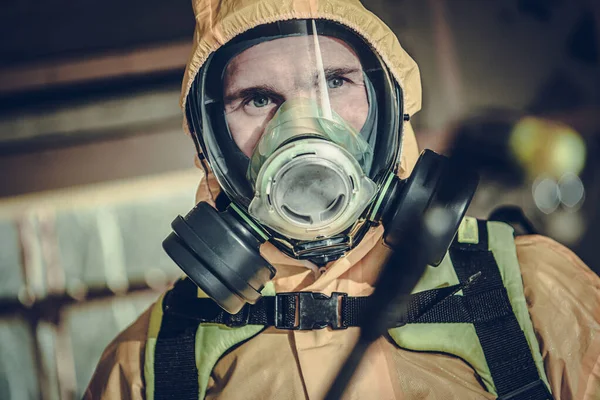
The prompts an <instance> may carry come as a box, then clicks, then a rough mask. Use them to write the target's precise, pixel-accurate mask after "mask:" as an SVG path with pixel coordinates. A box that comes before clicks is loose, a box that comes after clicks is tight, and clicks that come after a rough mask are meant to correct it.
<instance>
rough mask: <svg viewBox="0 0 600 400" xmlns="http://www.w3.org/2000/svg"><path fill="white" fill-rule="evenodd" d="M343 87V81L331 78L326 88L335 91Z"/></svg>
mask: <svg viewBox="0 0 600 400" xmlns="http://www.w3.org/2000/svg"><path fill="white" fill-rule="evenodd" d="M343 85H344V80H343V79H342V78H331V79H328V80H327V87H328V88H329V89H337V88H339V87H341V86H343Z"/></svg>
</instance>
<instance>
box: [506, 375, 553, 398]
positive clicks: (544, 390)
mask: <svg viewBox="0 0 600 400" xmlns="http://www.w3.org/2000/svg"><path fill="white" fill-rule="evenodd" d="M535 396H537V397H535ZM533 398H534V399H540V400H542V399H543V400H553V399H554V397H552V393H550V389H548V386H546V384H545V383H544V381H542V380H541V379H538V380H536V381H534V382H531V383H528V384H527V385H525V386H522V387H520V388H518V389H516V390H513V391H512V392H510V393H507V394H505V395H502V396H500V397H498V400H520V399H533Z"/></svg>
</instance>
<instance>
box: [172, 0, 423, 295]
mask: <svg viewBox="0 0 600 400" xmlns="http://www.w3.org/2000/svg"><path fill="white" fill-rule="evenodd" d="M192 5H193V8H194V14H195V17H196V30H195V33H194V43H193V49H192V55H191V57H190V61H189V62H188V65H187V67H186V70H185V75H184V79H183V85H182V91H181V106H182V108H183V109H184V110H185V102H186V100H187V95H188V93H189V90H190V87H191V86H192V83H193V81H194V78H195V77H196V74H197V73H198V71H199V70H200V68H201V67H202V65H203V64H204V62H205V61H206V60H207V58H208V56H209V55H210V54H211V53H213V52H214V51H216V50H217V49H218V48H219V47H221V46H222V45H224V44H225V43H227V42H228V41H229V40H231V39H233V38H234V37H235V36H237V35H239V34H240V33H243V32H245V31H247V30H249V29H252V28H254V27H256V26H258V25H263V24H266V23H271V22H275V21H283V20H289V19H308V18H315V19H327V20H331V21H335V22H338V23H341V24H343V25H345V26H347V27H349V28H350V29H352V30H354V31H356V32H357V33H358V34H359V35H361V36H362V37H363V38H364V39H365V40H367V41H368V42H369V43H370V44H371V46H372V47H373V48H374V49H375V50H376V51H377V52H378V54H379V55H380V57H381V58H382V59H383V61H384V62H385V63H386V65H387V67H388V68H389V69H390V71H391V73H392V76H393V77H394V79H396V81H397V82H398V84H399V85H400V87H401V88H402V92H403V96H404V99H403V101H404V111H405V112H406V113H408V114H409V115H413V114H415V113H416V112H417V111H419V110H420V108H421V79H420V75H419V69H418V67H417V64H416V63H415V62H414V60H413V59H412V58H411V57H410V56H409V55H408V53H407V52H406V51H405V50H404V49H403V48H402V47H401V46H400V43H399V42H398V39H397V38H396V35H394V33H393V32H392V30H391V29H390V28H389V27H388V26H387V25H385V24H384V23H383V22H382V21H381V20H380V19H379V18H378V17H377V16H375V15H374V14H373V13H371V12H370V11H368V10H367V9H365V8H364V7H363V5H362V4H361V3H360V2H359V1H358V0H192ZM184 115H185V112H184ZM184 128H185V129H186V131H187V132H188V133H190V131H189V127H188V123H187V121H184ZM402 146H403V147H402V155H401V161H400V168H399V171H398V174H399V175H400V176H401V177H403V178H405V177H407V176H408V175H410V172H411V171H412V168H413V166H414V164H415V162H416V160H417V158H418V155H419V152H418V149H417V142H416V139H415V135H414V132H413V129H412V127H411V125H410V123H408V122H405V123H404V135H403V144H402ZM196 164H197V165H199V164H200V163H199V161H198V160H196ZM199 166H200V165H199ZM219 189H220V188H219V186H218V183H217V182H216V179H215V178H214V176H213V174H212V173H209V175H208V177H207V179H204V180H203V182H202V183H201V184H200V186H199V188H198V192H197V194H196V201H197V202H200V201H206V202H208V203H209V204H211V205H214V199H215V198H216V196H217V194H218V192H219ZM382 234H383V229H382V227H381V226H380V227H378V228H377V229H371V231H370V232H369V234H368V235H367V237H365V238H364V239H363V240H362V241H361V243H360V244H359V245H358V246H357V247H356V248H355V249H353V250H352V251H351V252H350V253H349V254H347V255H346V257H344V258H343V259H340V260H338V261H337V262H335V263H334V264H333V265H330V266H329V268H328V269H329V270H330V271H329V273H328V278H329V279H325V280H330V279H335V276H339V275H340V274H342V273H344V272H345V271H346V270H348V269H349V268H350V267H352V266H353V265H354V264H356V263H357V262H358V261H359V260H360V259H362V258H363V257H364V256H365V255H366V254H367V253H368V252H369V251H370V250H372V249H373V247H374V246H375V244H376V243H377V242H378V240H379V239H380V238H381V236H382ZM261 253H262V254H263V256H264V257H265V258H266V259H267V260H268V261H269V262H270V263H271V264H273V265H274V266H275V267H276V268H277V270H278V276H281V275H282V273H281V272H282V271H281V270H282V268H284V266H289V267H298V266H302V265H303V264H304V263H303V262H302V261H300V260H293V259H291V258H289V257H287V256H285V255H284V254H283V253H281V252H279V251H278V250H277V249H276V248H275V247H274V246H273V245H272V244H270V243H268V242H267V243H265V244H264V245H263V246H262V247H261ZM302 270H305V268H302ZM332 270H333V271H332ZM334 271H336V272H335V273H334ZM303 275H304V274H299V275H296V279H293V280H292V281H294V283H293V284H291V285H290V287H292V286H293V287H296V288H299V287H300V286H303V285H301V284H300V282H299V281H297V279H300V278H301V277H302V276H303ZM319 281H320V283H321V284H323V283H324V279H320V280H319ZM296 285H299V286H296Z"/></svg>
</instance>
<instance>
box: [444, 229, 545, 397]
mask: <svg viewBox="0 0 600 400" xmlns="http://www.w3.org/2000/svg"><path fill="white" fill-rule="evenodd" d="M478 228H479V229H478V231H479V240H478V242H477V243H459V242H458V241H457V242H455V243H454V244H453V246H452V247H451V248H450V257H451V259H452V263H453V265H454V269H455V271H456V274H457V276H458V278H459V280H460V281H464V280H465V279H468V278H469V277H470V276H472V275H473V274H475V273H477V272H481V278H480V279H478V281H477V282H476V283H475V284H473V285H470V286H468V287H466V288H465V289H464V290H463V294H464V296H463V303H464V305H465V308H466V311H467V312H468V314H469V316H470V318H471V321H472V323H473V325H474V327H475V331H476V333H477V336H478V338H479V342H480V344H481V347H482V349H483V352H484V355H485V359H486V361H487V364H488V367H489V369H490V373H491V376H492V379H493V381H494V385H495V386H496V390H497V393H498V396H499V398H500V399H503V400H508V399H511V400H529V399H531V400H538V399H540V400H545V399H551V398H552V395H551V394H550V392H549V390H548V388H547V386H546V384H545V383H544V382H543V380H542V379H541V378H540V375H539V373H538V370H537V368H536V365H535V362H534V360H533V357H532V354H531V350H530V348H529V345H528V343H527V340H526V338H525V335H524V333H523V331H522V330H521V327H520V325H519V322H518V320H517V318H516V316H515V314H514V312H513V309H512V306H511V303H510V300H509V297H508V293H507V291H506V288H505V287H504V284H503V281H502V276H501V274H500V270H499V268H498V265H497V263H496V260H495V258H494V255H493V253H492V252H491V251H490V250H489V248H488V230H487V225H486V222H485V221H478Z"/></svg>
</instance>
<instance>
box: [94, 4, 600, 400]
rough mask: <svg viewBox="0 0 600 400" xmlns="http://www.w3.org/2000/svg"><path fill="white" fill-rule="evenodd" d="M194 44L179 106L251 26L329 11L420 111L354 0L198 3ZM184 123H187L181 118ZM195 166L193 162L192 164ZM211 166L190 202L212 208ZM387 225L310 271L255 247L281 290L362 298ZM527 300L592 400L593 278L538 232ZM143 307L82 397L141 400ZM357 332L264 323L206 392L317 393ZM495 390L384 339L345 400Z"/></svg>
mask: <svg viewBox="0 0 600 400" xmlns="http://www.w3.org/2000/svg"><path fill="white" fill-rule="evenodd" d="M193 6H194V12H195V16H196V23H197V26H196V32H195V35H194V45H193V53H192V56H191V58H190V62H189V64H188V66H187V68H186V72H185V77H184V82H183V86H182V98H181V104H182V106H185V100H186V96H187V94H188V92H189V89H190V86H191V84H192V82H193V79H194V77H195V75H196V74H197V72H198V70H199V69H200V67H201V66H202V64H203V63H204V62H205V60H206V58H207V57H208V56H209V54H210V53H211V52H213V51H215V50H216V49H217V48H218V47H219V46H221V45H222V44H223V43H226V42H227V41H228V40H230V39H231V38H233V37H234V36H235V35H237V34H239V33H241V32H243V31H245V30H248V29H250V28H252V27H254V26H256V25H259V24H262V23H267V22H273V21H278V20H285V19H292V18H326V19H330V20H333V21H337V22H340V23H343V24H345V25H346V26H348V27H350V28H352V29H354V30H355V31H357V32H358V33H359V34H361V35H362V36H363V37H365V39H366V40H368V41H369V42H370V43H371V45H372V46H373V48H375V49H376V51H377V52H378V53H379V54H380V56H381V57H382V59H383V60H384V61H385V62H386V64H387V65H388V67H389V68H390V70H391V71H392V74H393V76H394V78H395V79H396V80H397V81H398V82H399V84H400V85H401V87H402V88H403V95H404V103H405V112H407V113H409V114H411V115H412V114H414V113H416V112H417V111H418V110H419V109H420V105H421V87H420V77H419V71H418V68H417V66H416V64H415V63H414V61H413V60H412V59H411V58H410V56H409V55H408V54H407V53H406V52H405V51H404V50H403V49H402V47H401V46H400V44H399V42H398V40H397V38H396V36H395V35H394V34H393V33H392V31H391V30H390V29H389V28H388V27H387V26H385V24H383V22H381V21H380V20H379V19H378V18H377V17H376V16H374V15H373V14H372V13H370V12H368V11H366V10H365V9H364V8H363V7H362V5H361V4H360V3H359V2H358V0H195V1H193ZM184 125H185V127H186V129H187V123H185V124H184ZM404 129H405V134H404V139H403V151H402V158H401V164H400V169H399V175H400V176H401V177H407V176H408V175H409V174H410V172H411V170H412V168H413V166H414V163H415V162H416V159H417V156H418V150H417V144H416V140H415V136H414V133H413V131H412V128H411V126H410V124H409V123H407V122H405V123H404ZM197 164H199V162H198V161H197ZM218 191H219V187H218V184H217V183H216V181H215V179H214V177H213V176H212V174H209V175H208V177H206V179H203V180H202V182H201V183H200V186H199V189H198V193H197V198H196V200H197V201H207V202H209V203H210V204H213V205H214V199H215V198H216V196H217V194H218ZM382 233H383V229H382V228H381V227H378V228H374V229H372V230H371V231H370V232H369V233H368V234H367V236H366V237H365V238H364V239H363V241H362V242H361V243H360V244H359V245H358V246H357V247H356V248H355V249H353V250H352V251H351V252H350V253H349V254H348V255H347V256H346V257H344V258H341V259H339V260H337V261H335V262H333V263H332V264H331V265H328V267H327V268H326V269H320V270H319V269H316V268H312V269H311V268H307V265H306V263H303V262H301V261H299V260H294V259H291V258H289V257H287V256H285V255H284V254H282V253H281V252H279V251H278V250H277V249H276V248H275V247H274V246H273V245H271V244H269V243H267V244H265V245H263V246H262V247H261V254H262V255H263V256H264V257H265V258H266V259H267V260H268V261H269V262H270V263H271V264H273V265H274V266H275V267H276V269H277V275H276V278H275V280H274V285H275V289H276V291H278V292H286V291H298V290H304V291H318V292H323V293H325V294H330V293H331V292H333V291H339V292H345V293H348V294H349V295H351V296H366V295H369V294H370V293H371V292H372V291H373V284H374V282H375V278H376V276H377V273H378V272H379V268H380V267H381V264H382V262H383V259H384V257H385V252H386V249H385V248H384V247H383V245H382V244H381V236H382ZM516 244H517V255H518V259H519V262H520V265H521V273H522V277H523V283H524V289H525V297H526V299H527V305H528V308H529V312H530V315H531V318H532V322H533V326H534V329H535V332H536V335H537V336H538V339H539V342H540V346H541V352H542V355H543V358H544V365H545V369H546V373H547V375H548V378H549V380H550V384H551V387H552V391H553V393H554V394H555V398H556V399H557V400H560V399H590V400H591V399H598V398H600V361H599V357H600V279H599V278H598V276H596V275H595V274H594V273H593V272H591V271H590V270H589V269H588V268H587V267H586V266H585V265H584V264H583V263H582V262H581V260H579V258H577V256H575V255H574V254H573V253H572V252H570V251H569V250H568V249H566V248H565V247H563V246H561V245H560V244H558V243H556V242H554V241H552V240H550V239H547V238H544V237H541V236H527V237H521V238H518V239H517V240H516ZM148 316H149V312H146V313H144V314H143V315H142V316H141V317H140V318H139V319H138V320H137V321H136V322H135V323H134V324H133V325H132V326H131V327H129V328H128V329H127V330H126V331H124V332H123V333H121V334H120V335H119V336H118V337H117V338H116V339H115V340H114V341H113V342H112V343H111V344H110V345H109V347H108V348H107V349H106V351H105V352H104V354H103V355H102V358H101V360H100V363H99V364H98V367H97V369H96V372H95V374H94V376H93V378H92V380H91V383H90V385H89V388H88V390H87V391H86V395H85V398H86V399H142V398H144V391H143V384H144V383H143V354H144V346H145V341H146V337H147V330H148V322H149V318H148ZM357 336H358V329H357V328H348V329H346V330H340V331H332V330H330V329H329V328H327V329H323V330H315V331H279V330H277V329H274V328H269V329H266V330H265V331H264V332H262V333H260V334H259V335H257V336H256V337H254V338H252V339H250V340H249V341H248V342H246V343H245V344H243V345H241V346H239V347H237V348H235V349H233V350H232V351H230V352H228V353H227V354H226V355H225V356H223V357H222V358H221V359H220V360H219V361H218V363H217V365H216V366H215V368H214V369H213V371H212V374H211V378H210V381H209V385H208V390H207V396H206V397H207V398H209V399H213V398H214V399H216V398H219V399H267V398H276V399H283V400H286V399H306V398H309V399H320V398H322V397H323V396H324V394H325V392H326V390H327V389H328V387H329V385H330V382H331V380H332V379H333V377H334V376H335V374H336V373H337V371H338V369H339V367H340V366H341V364H342V362H343V361H344V359H345V357H346V355H347V354H348V353H349V352H350V350H351V348H352V345H353V344H354V342H355V341H356V339H357ZM485 398H493V396H491V395H490V394H489V393H487V392H486V391H485V389H484V387H483V386H482V384H481V383H480V381H479V380H478V377H477V376H476V374H475V372H474V371H473V369H472V368H471V367H470V366H469V365H468V364H466V363H465V362H464V361H462V360H461V359H459V358H457V357H453V356H450V355H446V354H440V353H423V352H415V351H407V350H404V349H400V348H397V347H396V346H395V345H394V344H393V343H392V342H391V340H390V339H389V338H386V337H382V338H380V339H379V340H377V341H376V342H375V343H374V344H373V345H372V346H371V347H370V348H369V350H368V352H367V354H366V356H365V358H364V360H363V363H362V364H361V366H360V368H359V370H358V372H357V374H356V376H355V378H354V380H353V381H352V383H351V386H350V387H349V388H348V390H347V392H346V396H345V399H467V400H468V399H485Z"/></svg>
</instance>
